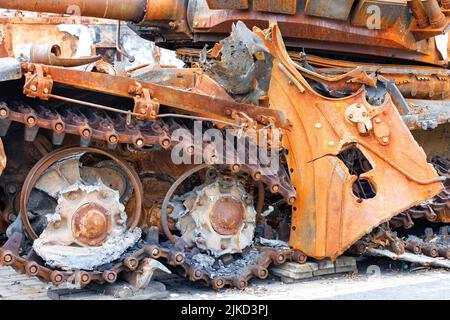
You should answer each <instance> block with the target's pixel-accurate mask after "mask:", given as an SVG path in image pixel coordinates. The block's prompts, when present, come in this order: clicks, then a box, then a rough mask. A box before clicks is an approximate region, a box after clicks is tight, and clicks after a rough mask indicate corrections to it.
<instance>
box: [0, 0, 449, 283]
mask: <svg viewBox="0 0 450 320" xmlns="http://www.w3.org/2000/svg"><path fill="white" fill-rule="evenodd" d="M336 2H337V3H336V4H334V5H332V6H330V5H329V2H328V1H321V0H308V1H276V0H275V1H259V0H253V1H213V0H208V1H207V0H192V1H167V0H158V1H153V0H152V1H147V0H135V1H131V2H127V4H126V5H124V4H123V3H121V2H119V1H110V2H108V4H106V3H105V2H101V1H82V0H80V1H71V2H70V3H69V2H68V1H52V0H51V1H41V2H35V3H29V2H26V1H20V0H17V1H2V0H0V7H2V8H6V9H19V10H31V11H37V12H40V11H48V12H53V13H57V14H65V13H68V12H67V9H69V8H68V7H67V6H68V5H76V6H78V7H79V9H80V14H81V15H84V16H91V17H98V18H111V19H114V20H116V21H115V22H113V23H112V25H113V27H112V28H110V30H109V33H111V35H112V37H111V39H110V40H111V41H110V43H98V42H93V43H92V45H93V48H92V50H91V52H90V53H89V54H87V55H86V56H85V57H84V58H83V56H80V55H78V57H74V56H75V55H74V54H73V52H72V54H63V53H62V51H63V50H64V47H67V46H68V43H67V42H64V41H63V42H62V43H61V42H60V41H53V40H54V39H50V38H49V39H47V40H48V41H46V42H45V43H36V45H38V46H31V45H33V44H34V43H33V41H32V40H29V38H26V39H28V40H27V41H26V44H27V46H28V47H29V48H31V50H30V53H31V54H30V59H27V58H26V57H25V58H24V57H21V60H22V63H21V64H18V62H17V61H16V60H11V59H8V60H0V67H1V68H0V80H1V81H0V90H1V91H2V101H0V136H1V137H2V142H4V143H5V144H4V148H3V145H2V147H1V148H0V150H1V153H0V160H1V166H0V167H1V168H2V171H3V174H2V176H1V177H0V231H1V232H3V233H4V234H3V235H2V239H4V240H6V242H5V243H4V245H3V247H2V248H1V249H0V264H2V265H10V266H12V267H13V268H15V269H16V270H17V271H18V272H22V273H27V274H28V275H30V276H37V277H38V278H40V279H41V280H43V281H47V282H52V283H53V284H55V285H59V284H61V283H62V282H64V281H68V282H72V283H75V284H78V285H80V286H86V285H87V284H88V283H90V282H100V283H105V282H107V283H113V282H115V281H116V280H117V279H118V277H119V276H120V277H123V278H125V279H128V281H129V282H131V283H132V284H133V285H135V286H137V287H144V286H146V285H148V283H149V281H150V280H151V278H152V275H153V272H154V270H155V269H162V270H165V271H166V272H169V271H170V272H181V274H182V275H183V276H186V277H187V278H188V279H189V280H191V281H194V282H195V281H203V282H205V283H206V284H208V285H210V286H212V287H213V288H215V289H222V288H224V287H225V286H231V287H236V288H239V289H243V288H245V287H246V286H247V285H248V283H249V280H250V279H252V278H259V279H265V278H267V276H268V268H269V267H270V266H271V265H272V264H275V265H276V264H282V263H284V262H286V261H294V262H297V263H305V261H306V260H307V258H308V257H311V258H314V259H319V260H321V259H332V260H334V259H336V258H337V257H338V256H340V255H342V254H343V253H345V252H347V251H348V250H349V251H350V252H353V253H356V254H363V253H364V252H366V253H368V254H374V255H375V254H377V255H384V256H390V257H392V258H394V259H396V258H401V259H409V261H422V262H423V263H424V264H430V265H435V266H447V265H448V258H449V244H448V230H447V229H441V230H440V233H438V234H435V232H434V231H430V230H429V229H427V230H426V232H425V235H422V234H413V233H412V232H411V231H412V229H413V227H418V226H417V225H418V224H419V222H418V220H421V221H420V224H422V223H429V224H431V225H432V224H434V223H441V224H446V223H450V218H449V217H450V214H449V203H450V202H449V191H448V187H449V180H448V178H449V174H448V172H449V164H448V154H447V153H448V149H446V148H448V147H446V141H445V140H446V139H447V138H448V135H445V132H444V134H443V135H437V134H435V131H431V130H433V129H435V128H438V129H439V130H444V131H445V130H446V128H447V126H448V120H449V117H448V110H447V109H448V104H447V102H448V98H449V90H450V88H449V81H450V79H449V71H448V60H447V53H448V52H447V51H448V43H447V42H448V39H446V38H445V37H442V36H441V35H442V34H444V33H445V32H446V29H447V27H448V26H449V23H450V19H449V16H450V12H449V10H448V9H449V8H447V7H448V4H447V3H446V2H444V1H441V2H440V3H439V2H438V1H431V0H430V1H383V2H380V1H366V0H359V1H358V0H355V1H336ZM374 4H376V5H378V6H379V9H380V12H381V17H380V20H379V21H377V19H376V17H372V16H371V15H370V13H369V12H368V11H367V9H368V8H370V7H371V6H372V5H374ZM75 8H76V7H75ZM72 9H74V7H72ZM69 13H70V12H69ZM44 17H45V19H49V20H48V21H50V20H52V19H53V20H58V21H60V22H59V23H61V22H63V21H64V22H67V19H74V20H75V18H74V17H61V16H52V15H49V16H47V15H45V16H44ZM14 19H22V22H24V21H27V18H26V16H25V17H23V18H22V17H21V14H15V18H14ZM80 19H81V20H83V19H85V20H86V18H80ZM89 21H92V23H93V24H95V23H96V22H95V21H97V20H95V19H92V20H89ZM89 21H85V22H86V24H89ZM121 21H127V22H128V23H129V27H130V28H132V29H133V30H134V31H136V32H137V33H138V34H139V35H140V36H142V37H143V38H147V39H151V40H154V41H156V42H157V43H158V44H159V45H160V46H164V47H167V48H175V49H178V52H177V53H178V56H179V57H180V58H182V60H183V61H184V62H185V63H186V64H187V66H186V67H185V68H173V67H170V66H165V65H151V64H150V65H149V63H144V64H142V65H133V66H132V67H130V68H128V69H125V70H121V68H120V63H118V64H115V62H118V61H119V62H121V63H125V62H126V59H124V58H127V59H128V60H134V58H136V57H138V56H139V54H137V55H135V54H134V53H133V52H131V51H128V50H126V49H125V47H124V42H123V41H122V40H123V38H122V37H121V32H122V31H123V30H124V29H121V28H122V27H124V25H122V23H121ZM97 22H98V21H97ZM369 22H370V23H369ZM0 23H1V21H0ZM49 23H50V22H49ZM3 24H4V25H5V26H6V27H5V28H6V29H5V30H7V31H8V32H5V33H4V34H5V38H4V39H5V41H4V43H2V45H0V54H2V55H3V56H10V57H11V56H16V57H18V56H19V55H20V54H17V52H16V51H17V50H18V49H17V47H18V46H17V43H19V44H20V43H22V41H18V40H17V39H16V40H14V39H12V37H13V36H14V35H15V32H16V33H18V34H19V33H20V34H27V33H26V32H25V33H23V32H22V31H17V30H16V31H14V30H12V28H13V27H12V26H14V23H12V20H11V18H8V19H6V20H5V21H3ZM249 27H253V29H252V30H250V29H249ZM8 28H9V29H8ZM66 28H69V27H66ZM124 28H125V27H124ZM69 29H70V28H69ZM69 29H66V30H69ZM121 30H122V31H121ZM31 33H32V32H31V31H30V34H31ZM69 33H70V32H69ZM109 33H108V34H109ZM33 34H34V33H33ZM29 37H32V36H31V35H29ZM58 37H59V35H58ZM72 40H74V39H72ZM72 40H70V41H72ZM70 41H69V42H70ZM74 43H75V42H74ZM74 43H72V45H71V46H72V47H75V44H74ZM55 44H57V45H58V46H54V45H55ZM180 48H181V49H180ZM201 48H203V50H202V49H201ZM299 48H305V49H306V51H303V52H298V50H299ZM288 50H289V51H288ZM349 54H350V55H349ZM62 56H65V57H74V58H68V60H66V59H63V58H61V57H62ZM157 56H158V57H155V61H156V62H157V61H159V53H157ZM330 57H333V59H331V58H330ZM336 57H339V58H340V60H337V59H335V58H336ZM343 57H345V60H344V58H343ZM98 59H101V60H98ZM128 62H129V61H128ZM86 64H89V66H90V67H89V68H87V67H86ZM79 66H83V67H82V68H79ZM72 67H77V68H72ZM122 69H123V68H122ZM199 128H200V129H201V130H200V131H202V132H201V134H200V136H199V134H198V132H197V131H198V129H199ZM209 129H213V130H215V131H214V132H215V133H217V134H218V135H221V136H226V135H230V136H231V137H232V139H231V141H228V140H225V141H219V142H217V141H215V137H213V136H212V135H210V134H209V133H208V134H206V133H205V134H204V132H207V130H209ZM416 129H422V130H416ZM410 130H416V131H419V132H420V133H422V134H426V133H429V135H430V136H431V137H432V138H433V139H429V140H427V139H425V141H426V143H422V147H423V148H424V149H425V150H426V151H427V154H426V153H425V152H424V150H423V149H422V148H421V146H420V145H419V143H418V140H417V139H415V138H414V136H413V135H412V134H411V132H410ZM254 132H257V133H258V134H261V135H260V136H255V135H254ZM415 136H418V134H415ZM266 140H267V141H266ZM433 140H436V141H433ZM264 142H269V143H267V144H266V145H264ZM430 145H432V146H430ZM263 146H265V147H266V151H267V152H270V153H271V154H274V155H275V158H276V161H275V162H277V163H278V162H279V164H280V165H279V166H278V167H272V166H271V164H273V163H272V161H269V163H268V164H267V163H265V162H264V161H262V159H259V158H258V156H260V155H261V154H258V153H256V154H250V151H251V150H255V149H258V148H259V147H263ZM442 146H444V147H442ZM177 152H178V155H179V154H180V153H182V154H183V155H184V156H185V157H184V159H188V160H190V161H187V162H186V163H185V162H183V161H180V162H176V161H175V160H174V157H173V156H174V154H175V155H177ZM240 152H244V153H245V154H246V155H245V156H242V154H241V153H240ZM438 155H439V156H440V157H437V156H438ZM247 156H248V159H247ZM265 156H267V155H265ZM427 157H428V159H427ZM198 159H200V161H196V160H198ZM428 160H432V161H431V162H432V163H433V164H434V167H433V166H432V165H431V164H430V163H428ZM19 172H20V174H18V173H19ZM414 223H417V225H415V224H414ZM427 226H428V225H427ZM401 227H403V228H401ZM411 256H412V257H411ZM430 259H431V260H430ZM439 259H440V260H439ZM162 263H163V264H162Z"/></svg>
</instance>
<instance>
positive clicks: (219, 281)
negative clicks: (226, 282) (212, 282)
mask: <svg viewBox="0 0 450 320" xmlns="http://www.w3.org/2000/svg"><path fill="white" fill-rule="evenodd" d="M216 286H217V287H222V286H223V280H222V279H217V280H216Z"/></svg>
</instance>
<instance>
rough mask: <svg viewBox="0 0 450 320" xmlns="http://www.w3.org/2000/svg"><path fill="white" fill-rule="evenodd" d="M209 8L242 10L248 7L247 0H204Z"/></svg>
mask: <svg viewBox="0 0 450 320" xmlns="http://www.w3.org/2000/svg"><path fill="white" fill-rule="evenodd" d="M206 2H207V3H208V7H209V8H210V9H213V10H215V9H229V10H242V9H248V6H249V3H248V0H206Z"/></svg>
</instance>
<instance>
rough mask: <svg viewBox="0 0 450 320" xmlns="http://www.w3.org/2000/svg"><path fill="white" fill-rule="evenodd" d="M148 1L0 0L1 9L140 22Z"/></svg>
mask: <svg viewBox="0 0 450 320" xmlns="http://www.w3.org/2000/svg"><path fill="white" fill-rule="evenodd" d="M146 6H147V0H128V1H104V0H46V1H23V0H0V8H3V9H12V10H15V9H18V10H23V11H33V12H48V13H59V14H74V15H77V16H86V17H96V18H105V19H117V20H125V21H135V22H139V21H141V20H142V18H143V17H144V13H145V9H146Z"/></svg>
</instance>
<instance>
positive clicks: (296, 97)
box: [255, 25, 443, 259]
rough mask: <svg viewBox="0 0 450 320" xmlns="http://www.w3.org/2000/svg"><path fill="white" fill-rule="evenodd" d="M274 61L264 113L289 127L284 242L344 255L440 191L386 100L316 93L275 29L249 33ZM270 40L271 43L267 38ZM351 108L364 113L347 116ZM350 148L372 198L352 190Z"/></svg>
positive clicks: (314, 252) (320, 254)
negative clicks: (289, 200) (273, 113)
mask: <svg viewBox="0 0 450 320" xmlns="http://www.w3.org/2000/svg"><path fill="white" fill-rule="evenodd" d="M255 31H256V32H257V33H259V34H260V36H261V37H262V38H263V39H265V42H266V45H267V47H268V48H269V49H270V51H271V53H272V54H273V55H274V57H275V61H274V68H273V73H272V80H271V86H270V90H269V97H270V102H271V104H270V108H273V109H277V110H280V111H283V112H284V113H285V115H286V117H287V118H288V119H289V121H290V122H291V124H290V127H289V128H288V129H286V130H285V132H284V138H283V140H284V142H283V143H284V147H285V148H286V149H287V150H288V154H287V161H288V165H289V168H290V172H291V178H292V181H293V184H294V186H295V187H296V190H297V201H296V203H295V204H294V206H293V210H294V211H293V215H292V225H291V237H290V245H291V246H292V247H293V248H294V249H296V250H300V251H302V252H304V253H305V254H306V255H307V256H311V257H314V258H317V259H323V258H332V259H335V258H336V257H337V256H339V255H341V254H342V253H344V251H345V250H347V249H348V248H349V247H350V246H351V245H352V244H354V243H355V242H356V241H357V240H359V239H360V238H361V237H362V236H363V235H364V234H366V233H368V232H370V231H371V230H372V229H373V228H375V227H376V226H378V225H379V224H380V223H382V222H384V221H388V220H390V219H391V218H392V217H393V216H395V215H397V214H399V213H400V212H402V211H404V210H406V209H408V208H410V207H412V206H414V205H416V204H418V203H420V202H422V201H424V200H426V199H428V198H430V197H432V196H434V195H436V194H438V193H439V192H440V191H441V190H442V189H443V185H442V183H441V182H440V180H439V177H438V175H437V173H436V171H435V169H434V168H433V166H432V165H431V164H428V163H427V160H426V155H425V153H424V151H423V149H422V148H421V147H420V146H419V145H418V144H417V142H416V141H415V140H414V138H413V136H412V135H411V133H410V132H409V130H408V128H407V127H406V126H405V124H404V123H403V121H402V119H401V117H400V114H399V112H398V110H397V108H396V106H395V105H394V104H393V102H392V100H391V98H390V96H389V95H387V96H386V99H385V101H384V104H383V105H382V106H380V107H373V106H371V105H370V104H369V103H368V102H367V101H366V99H365V89H364V88H362V89H361V90H359V91H358V92H357V93H355V94H354V95H352V96H349V97H345V98H342V99H332V98H327V97H324V96H321V95H319V94H318V93H316V92H315V91H314V90H313V89H312V88H311V87H310V86H309V84H308V82H307V81H306V80H305V79H304V78H303V76H302V75H301V74H300V73H299V72H298V71H297V70H296V68H295V66H294V65H293V64H292V61H291V60H290V58H289V56H288V54H287V52H286V48H285V46H284V43H283V40H282V38H281V34H280V32H279V31H278V27H277V26H276V25H274V26H272V28H271V29H270V30H269V33H267V32H263V31H261V30H257V29H255ZM270 38H271V39H270ZM355 106H360V107H362V108H365V110H367V112H366V114H365V116H364V113H363V112H360V113H358V112H354V113H353V116H354V117H360V118H361V119H360V120H361V121H360V122H362V124H361V123H360V122H356V121H352V119H353V120H354V118H353V117H351V118H352V119H350V116H349V114H350V113H352V112H353V111H355V110H356V109H355ZM350 146H354V147H356V148H357V149H358V150H359V151H361V152H362V154H363V155H364V156H365V157H366V159H367V160H368V161H369V162H370V164H371V167H372V169H371V170H369V171H367V172H364V173H362V174H361V175H360V178H362V179H365V180H367V181H370V182H371V184H372V186H374V188H375V189H376V195H375V196H374V197H372V198H370V199H363V200H362V201H361V200H360V199H359V198H358V197H356V196H355V195H354V192H353V191H352V190H353V188H352V186H353V183H354V181H355V180H356V176H355V175H352V174H350V172H349V169H348V168H347V166H346V165H345V164H344V162H343V161H341V160H340V158H339V157H338V155H339V154H340V153H341V152H342V151H344V150H345V149H346V148H348V147H350Z"/></svg>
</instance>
